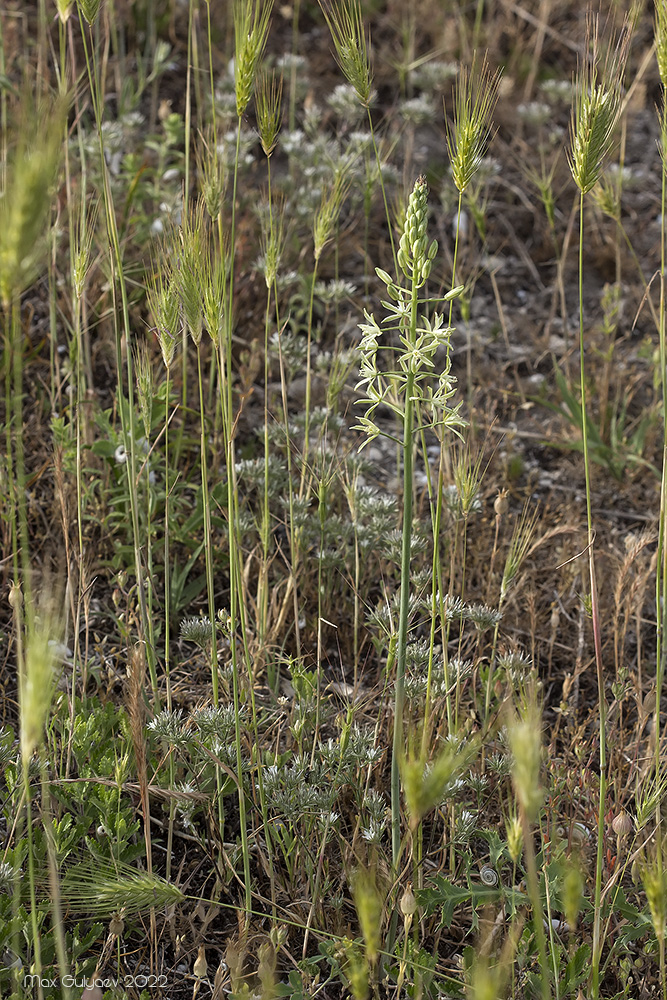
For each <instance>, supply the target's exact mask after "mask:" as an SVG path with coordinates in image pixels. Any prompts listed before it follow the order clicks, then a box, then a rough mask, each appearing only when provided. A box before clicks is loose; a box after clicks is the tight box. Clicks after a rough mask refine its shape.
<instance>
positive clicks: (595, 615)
mask: <svg viewBox="0 0 667 1000" xmlns="http://www.w3.org/2000/svg"><path fill="white" fill-rule="evenodd" d="M579 370H580V391H581V436H582V445H583V455H584V473H585V477H586V524H587V534H588V569H589V574H590V583H591V616H592V620H593V642H594V647H595V665H596V669H597V682H598V702H599V710H600V798H599V805H598V837H597V858H596V864H595V898H594V912H593V951H592V955H591V969H592V990H593V1000H598V997H599V994H600V953H601V950H602V942H601V937H600V925H601V912H600V904H601V896H602V862H603V858H604V808H605V799H606V792H607V754H606V728H607V725H606V724H607V719H606V715H607V706H606V702H605V693H604V675H603V670H602V643H601V638H600V616H599V607H598V595H597V581H596V576H595V557H594V553H593V543H594V541H595V537H594V534H593V515H592V511H591V473H590V462H589V456H588V426H587V421H586V372H585V366H584V193H583V191H581V193H580V197H579Z"/></svg>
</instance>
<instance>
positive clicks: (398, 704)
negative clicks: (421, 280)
mask: <svg viewBox="0 0 667 1000" xmlns="http://www.w3.org/2000/svg"><path fill="white" fill-rule="evenodd" d="M416 331H417V281H416V280H415V278H414V277H413V279H412V300H411V303H410V327H409V331H408V337H409V341H410V345H413V344H414V342H415V337H416ZM414 385H415V375H414V371H413V370H411V371H410V372H409V373H408V377H407V381H406V384H405V410H404V414H403V542H402V547H401V601H400V611H399V619H398V643H397V649H396V697H395V702H394V739H393V743H392V755H391V848H392V862H393V866H394V872H397V871H398V868H399V861H400V853H401V783H400V774H399V760H400V756H401V754H402V753H403V705H404V702H405V660H406V650H407V645H408V624H409V622H408V618H409V613H410V561H411V559H410V557H411V553H412V479H413V475H412V464H413V441H412V432H413V423H414V402H413V396H414Z"/></svg>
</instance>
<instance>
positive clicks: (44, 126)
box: [0, 96, 67, 309]
mask: <svg viewBox="0 0 667 1000" xmlns="http://www.w3.org/2000/svg"><path fill="white" fill-rule="evenodd" d="M66 110H67V103H66V101H65V100H63V99H59V100H56V101H55V102H53V101H52V102H50V103H48V104H45V105H44V106H42V107H39V108H35V107H34V105H33V102H32V99H31V98H30V97H29V96H24V98H23V99H22V101H21V104H20V106H19V109H18V111H17V126H18V141H17V145H16V149H15V151H14V153H13V155H12V156H11V161H10V165H9V169H8V172H7V182H6V184H5V188H4V191H3V193H2V197H1V198H0V299H2V303H3V305H4V307H5V309H6V308H8V306H9V304H10V303H11V301H12V300H13V298H14V297H15V296H17V295H19V294H20V293H21V292H23V291H24V290H25V288H26V287H27V286H28V285H29V284H30V282H31V281H32V280H33V279H34V277H35V275H36V272H37V270H38V268H39V260H40V256H41V255H42V251H43V250H44V231H45V227H46V222H47V217H48V214H49V209H50V207H51V197H52V194H53V186H54V183H55V180H56V176H57V172H58V166H59V164H60V155H61V151H62V140H63V126H64V123H65V114H66Z"/></svg>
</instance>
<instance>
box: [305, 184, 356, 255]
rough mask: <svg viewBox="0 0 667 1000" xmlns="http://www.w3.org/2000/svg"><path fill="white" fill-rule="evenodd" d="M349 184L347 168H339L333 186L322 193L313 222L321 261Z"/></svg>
mask: <svg viewBox="0 0 667 1000" xmlns="http://www.w3.org/2000/svg"><path fill="white" fill-rule="evenodd" d="M349 186H350V185H349V181H348V178H347V172H346V171H345V170H338V171H337V172H336V176H335V178H334V183H333V186H332V187H331V188H330V189H329V190H328V191H325V192H324V193H323V195H322V201H321V203H320V207H319V208H318V210H317V212H316V213H315V220H314V222H313V244H314V251H313V252H314V255H315V260H316V261H319V259H320V257H321V256H322V251H323V250H324V248H325V246H326V245H327V243H328V242H329V240H331V238H332V237H333V234H334V229H335V227H336V225H337V224H338V218H339V216H340V210H341V208H342V205H343V202H344V201H345V198H346V196H347V192H348V190H349Z"/></svg>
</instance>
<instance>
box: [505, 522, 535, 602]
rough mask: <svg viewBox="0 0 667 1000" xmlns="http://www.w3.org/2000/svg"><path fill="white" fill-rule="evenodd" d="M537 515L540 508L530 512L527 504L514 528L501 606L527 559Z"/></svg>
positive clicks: (506, 561) (506, 560)
mask: <svg viewBox="0 0 667 1000" xmlns="http://www.w3.org/2000/svg"><path fill="white" fill-rule="evenodd" d="M537 515H538V507H534V508H533V510H532V511H529V510H528V505H527V504H526V506H525V507H524V508H523V510H522V512H521V517H520V518H519V520H518V522H517V524H516V526H515V528H514V532H513V533H512V541H511V542H510V547H509V551H508V553H507V558H506V559H505V568H504V569H503V578H502V582H501V584H500V603H501V604H502V603H503V601H504V600H505V597H506V596H507V591H508V590H509V588H510V586H511V584H512V581H513V580H514V579H515V578H516V575H517V573H518V572H519V569H520V568H521V564H522V562H523V560H524V559H525V557H526V553H527V552H528V550H529V548H530V545H531V542H532V539H533V535H534V533H535V527H536V524H537Z"/></svg>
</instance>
